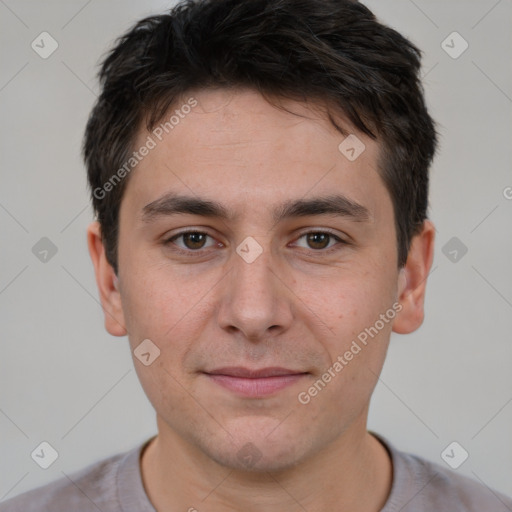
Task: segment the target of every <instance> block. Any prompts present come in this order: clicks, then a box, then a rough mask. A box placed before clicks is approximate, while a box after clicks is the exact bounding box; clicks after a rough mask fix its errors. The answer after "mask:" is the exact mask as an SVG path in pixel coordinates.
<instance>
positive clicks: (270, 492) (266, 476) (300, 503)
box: [141, 419, 392, 512]
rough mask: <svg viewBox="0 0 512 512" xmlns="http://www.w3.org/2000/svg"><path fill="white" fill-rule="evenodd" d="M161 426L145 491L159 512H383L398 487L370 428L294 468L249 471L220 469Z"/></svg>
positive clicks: (147, 463)
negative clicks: (175, 511) (284, 511)
mask: <svg viewBox="0 0 512 512" xmlns="http://www.w3.org/2000/svg"><path fill="white" fill-rule="evenodd" d="M161 423H162V422H161V421H160V419H159V432H160V434H159V435H158V436H157V437H156V438H154V439H153V440H152V441H151V443H150V444H149V445H148V446H147V448H146V450H145V451H144V453H143V455H142V460H141V471H142V479H143V483H144V487H145V489H146V492H147V494H148V496H149V499H150V501H151V502H152V504H153V506H154V507H155V509H156V510H157V511H158V512H161V511H164V510H183V511H188V510H190V511H194V510H197V511H198V512H202V511H203V510H208V511H209V512H221V511H223V512H225V511H226V510H250V511H251V512H263V511H265V512H281V511H282V510H297V511H299V510H304V509H305V510H308V512H320V511H325V510H340V511H344V510H350V511H351V512H378V511H379V510H381V508H382V507H383V506H384V504H385V502H386V499H387V497H388V494H389V491H390V488H391V481H392V466H391V461H390V459H389V455H388V453H387V451H386V449H385V448H384V446H382V444H381V443H380V442H379V441H378V440H377V439H375V437H373V436H372V435H371V434H369V433H368V432H367V431H366V427H365V426H364V425H362V426H363V428H353V429H351V430H350V432H348V431H347V432H345V433H344V434H343V435H342V436H340V438H338V439H336V440H335V441H334V442H333V443H331V444H329V445H328V446H326V447H325V449H324V450H322V451H321V452H318V453H316V454H315V455H314V456H312V457H310V458H309V459H308V460H305V461H301V462H300V463H298V464H297V465H296V466H294V467H292V468H289V469H287V470H283V471H279V472H249V471H238V470H232V469H231V468H227V467H224V466H221V465H219V464H217V463H216V462H215V461H213V460H212V459H210V458H209V457H208V456H207V455H206V454H204V453H203V452H201V451H200V450H199V449H198V448H197V447H195V446H193V445H191V444H190V443H188V442H187V441H185V440H184V439H182V438H181V437H179V436H177V435H176V434H175V433H174V432H172V431H169V430H168V429H167V430H166V429H165V427H166V426H165V425H161ZM353 427H356V426H355V425H353ZM164 432H165V435H163V433H164Z"/></svg>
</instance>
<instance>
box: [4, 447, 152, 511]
mask: <svg viewBox="0 0 512 512" xmlns="http://www.w3.org/2000/svg"><path fill="white" fill-rule="evenodd" d="M141 448H142V447H140V446H138V447H136V448H134V449H132V450H130V451H128V452H125V453H120V454H117V455H114V456H112V457H108V458H105V459H103V460H101V461H99V462H95V463H93V464H91V465H89V466H87V467H86V468H84V469H82V470H80V471H77V472H74V473H72V474H70V475H66V474H64V476H63V477H61V478H59V479H58V480H55V481H54V482H51V483H49V484H46V485H44V486H42V487H38V488H36V489H32V490H30V491H28V492H25V493H22V494H20V495H19V496H16V497H14V498H12V499H9V500H7V501H4V502H2V503H0V511H1V512H46V511H48V512H60V511H62V512H64V511H65V512H69V511H70V510H75V511H80V512H89V511H91V512H98V510H101V511H102V512H118V511H121V510H122V507H121V505H120V501H119V496H118V494H119V485H120V478H122V477H126V476H128V477H129V478H132V479H134V480H135V482H136V478H137V476H138V475H137V472H136V470H135V468H137V469H138V456H137V455H138V454H139V453H140V450H141ZM134 462H136V463H137V465H136V466H135V468H134ZM121 471H122V473H123V474H122V475H121ZM121 484H122V485H126V482H123V483H121ZM132 487H133V486H132Z"/></svg>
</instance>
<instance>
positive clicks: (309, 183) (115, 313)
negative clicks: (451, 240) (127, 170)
mask: <svg viewBox="0 0 512 512" xmlns="http://www.w3.org/2000/svg"><path fill="white" fill-rule="evenodd" d="M190 96H193V97H194V98H196V99H197V101H198V105H197V106H196V107H195V108H194V109H192V111H191V112H190V113H189V114H188V115H187V116H186V117H184V118H183V119H181V120H180V123H179V125H177V126H175V128H174V129H173V130H172V131H170V132H169V133H168V134H167V135H166V136H165V137H164V138H163V140H162V141H161V142H159V143H158V144H157V146H156V147H155V148H154V149H152V150H151V151H150V152H149V154H148V155H147V156H146V157H145V158H144V159H143V160H142V161H141V162H140V163H139V164H138V166H137V167H136V169H134V170H133V171H132V174H131V175H130V177H129V181H128V184H127V187H126V190H125V193H124V196H123V200H122V203H121V209H120V234H119V247H118V263H119V274H118V282H117V284H116V278H115V274H114V271H113V269H112V267H111V266H110V265H109V263H108V262H107V260H106V258H105V252H104V247H103V244H102V241H101V232H100V227H99V225H98V223H96V222H95V223H92V224H91V225H90V226H89V228H88V244H89V251H90V254H91V258H92V261H93V263H94V267H95V272H96V280H97V285H98V289H99V293H100V297H101V301H102V305H103V308H104V311H105V327H106V329H107V330H108V332H109V333H111V334H112V335H114V336H125V335H128V337H129V340H130V345H131V349H132V351H133V350H134V349H135V348H136V347H137V346H138V345H139V344H140V343H141V341H142V340H144V339H150V340H152V342H153V343H154V344H155V345H156V346H158V348H159V349H160V356H159V357H158V358H157V359H155V361H154V362H153V363H152V364H150V365H149V366H145V365H143V364H141V362H140V361H139V360H138V359H137V358H135V357H134V364H135V367H136V370H137V373H138V376H139V378H140V381H141V384H142V386H143V388H144V390H145V392H146V394H147V396H148V398H149V400H150V401H151V403H152V404H153V406H154V408H155V410H156V415H157V425H158V435H157V436H156V437H155V438H154V439H153V440H152V442H151V443H150V444H149V446H148V447H147V449H146V450H145V451H144V453H143V456H142V460H141V470H142V476H143V482H144V486H145V488H146V491H147V494H148V496H149V498H150V500H151V501H152V503H153V505H154V507H155V508H156V509H157V510H159V511H163V510H183V511H185V510H189V509H191V508H192V509H194V508H195V509H197V510H198V511H199V512H201V510H208V511H212V512H215V511H221V510H222V511H228V510H229V511H230V510H250V511H255V512H256V511H265V512H269V511H270V512H273V511H282V510H291V511H295V510H297V511H299V510H304V509H306V510H308V511H309V512H316V511H323V510H329V509H330V510H351V511H353V512H354V511H355V512H358V511H367V512H369V511H378V510H380V509H381V507H382V506H383V505H384V503H385V501H386V499H387V496H388V495H389V490H390V486H391V482H392V466H391V462H390V459H389V456H388V454H387V451H386V450H385V449H384V447H383V446H382V445H381V444H380V442H378V441H377V440H376V438H375V437H373V436H372V435H371V434H369V433H368V432H367V430H366V421H367V414H368V406H369V401H370V397H371V394H372V392H373V389H374V386H375V384H376V382H377V380H378V375H379V374H380V372H381V369H382V365H383V363H384V359H385V355H386V351H387V347H388V344H389V339H390V335H391V332H392V331H394V332H396V333H400V334H406V333H410V332H412V331H414V330H416V329H417V328H418V327H419V326H420V325H421V323H422V322H423V303H424V295H425V287H426V278H427V276H428V272H429V270H430V267H431V264H432V259H433V248H434V231H435V229H434V226H433V224H432V223H431V222H430V221H425V223H424V226H423V230H422V231H421V233H420V234H418V235H417V236H416V237H414V239H413V242H412V245H411V249H410V252H409V257H408V260H407V264H406V266H405V267H404V268H403V269H401V270H399V269H398V268H397V245H396V232H395V224H394V213H393V206H392V202H391V198H390V196H389V193H388V191H387V189H386V187H385V186H384V183H383V181H382V180H381V178H380V176H379V174H378V172H377V157H378V151H379V144H378V142H376V141H373V140H371V139H370V138H368V137H366V136H365V135H364V134H361V133H359V132H357V131H355V130H354V129H350V127H349V125H348V124H347V123H346V122H344V121H343V120H341V122H343V123H344V126H345V127H348V130H349V133H355V134H356V135H357V137H358V138H359V139H360V140H361V141H363V142H364V144H365V146H366V149H365V150H364V151H363V153H362V154H361V155H360V156H359V157H358V158H357V159H356V160H355V161H353V162H351V161H349V160H348V159H347V158H346V157H345V156H344V155H343V154H341V152H340V151H339V149H338V145H339V144H340V143H341V142H342V141H343V140H344V136H343V135H342V134H341V133H340V132H338V131H337V130H336V129H335V128H334V127H333V126H332V125H331V124H330V122H329V121H328V120H327V118H326V116H325V115H323V114H322V112H321V111H320V110H319V109H318V108H316V107H317V105H314V104H304V103H298V102H294V101H291V100H282V104H283V105H285V106H286V108H287V109H288V110H291V111H292V112H294V113H295V114H298V115H294V114H292V113H289V112H286V111H283V110H279V109H277V108H275V107H274V106H272V105H271V104H269V103H268V102H267V101H266V100H265V99H264V98H263V97H262V96H261V95H260V94H258V93H257V92H254V91H251V90H245V89H238V90H236V91H230V92H228V91H226V90H222V89H218V90H210V91H205V90H199V91H193V92H191V93H190V95H189V96H188V97H190ZM183 103H185V100H184V101H183ZM174 108H179V105H178V107H176V106H174ZM147 136H148V133H147V132H146V131H144V130H140V133H139V137H138V140H137V141H136V144H135V146H136V147H139V146H140V145H142V144H143V143H144V141H145V140H146V137H147ZM171 191H172V192H175V193H180V194H187V195H192V196H194V197H201V198H207V199H211V200H215V201H218V202H220V203H222V204H223V205H224V206H225V207H226V208H229V209H230V210H232V211H233V214H234V217H233V219H231V220H221V219H216V218H209V217H205V216H200V215H191V214H179V215H173V216H170V215H161V216H155V217H154V218H152V220H151V222H145V221H144V220H143V219H142V217H143V216H142V211H143V208H144V207H145V206H146V205H147V204H149V203H151V202H153V201H155V200H157V199H158V198H160V197H161V196H162V195H164V194H165V193H167V192H171ZM333 191H336V192H339V193H342V194H344V195H345V196H346V197H348V198H350V199H351V200H352V201H355V202H357V203H359V204H361V205H363V206H365V207H366V208H367V209H368V211H369V213H370V215H369V218H368V220H367V221H355V220H353V219H352V218H348V217H343V216H334V215H309V216H306V217H296V218H288V219H284V220H282V221H280V222H278V223H275V222H274V220H273V218H272V215H271V213H272V211H273V209H274V208H275V207H276V206H278V205H280V204H281V203H283V202H284V201H288V200H295V199H308V198H312V197H320V196H326V195H330V194H332V193H333ZM192 228H193V229H192ZM186 229H189V230H192V231H193V230H196V231H201V232H203V233H207V234H208V235H210V238H208V237H204V239H203V242H202V243H203V244H204V245H203V247H202V248H201V243H198V242H197V239H196V240H195V241H194V240H190V239H189V238H187V237H181V238H177V239H175V240H174V243H173V242H168V243H167V245H166V244H165V241H166V240H168V239H169V238H171V236H173V235H175V234H177V233H178V232H183V231H186ZM322 230H324V231H323V232H325V230H327V231H330V232H331V233H334V234H335V235H336V236H339V237H340V238H341V239H343V240H345V241H348V242H349V243H348V244H343V243H339V242H338V241H337V240H336V239H333V238H331V239H327V241H326V242H324V245H328V247H327V248H323V245H322V244H321V243H318V242H317V243H316V245H315V244H314V243H312V242H308V237H307V236H303V235H305V234H306V233H310V232H311V231H322ZM248 236H251V237H253V238H254V239H255V240H256V241H257V242H258V244H259V245H260V246H261V248H262V250H263V252H262V253H261V254H260V255H259V256H258V257H257V258H256V259H255V260H254V261H253V262H252V263H247V262H246V261H245V260H244V259H243V258H242V257H240V256H239V254H238V253H237V252H236V248H237V246H238V245H239V244H240V243H241V242H242V241H243V240H244V239H245V238H246V237H248ZM313 242H314V241H313ZM172 247H174V248H175V249H179V248H181V249H183V250H184V251H188V252H189V253H193V252H194V250H195V251H196V252H195V253H194V255H193V256H191V257H190V256H189V257H187V256H185V255H180V254H178V253H177V252H176V251H175V250H173V249H172ZM198 247H199V250H198V249H197V248H198ZM331 247H336V250H334V251H333V252H331V253H326V250H328V249H330V248H331ZM198 254H199V255H198ZM394 303H399V304H400V305H401V310H400V312H399V313H398V314H397V315H396V316H395V318H394V319H393V320H391V321H389V322H388V323H386V324H385V326H384V328H382V329H381V330H380V331H379V333H378V335H376V336H375V337H374V338H372V339H370V340H369V342H368V345H367V346H365V347H363V348H362V350H361V351H360V352H359V353H358V354H357V355H355V356H354V358H353V359H352V360H351V361H350V362H349V363H348V364H347V365H346V366H345V367H344V368H343V370H342V371H341V372H339V374H337V375H336V377H335V378H333V379H332V380H331V381H330V382H329V383H328V384H327V385H326V386H325V387H324V388H323V389H322V390H321V391H320V392H318V394H317V395H316V396H314V397H313V398H311V401H310V402H309V403H308V404H306V405H303V404H301V403H300V402H299V401H298V399H297V396H298V394H299V393H300V392H302V391H305V390H306V391H307V390H308V388H309V387H310V386H311V385H312V384H313V383H314V382H315V381H317V380H318V379H319V378H320V377H321V376H322V374H323V373H324V372H325V371H326V369H327V368H329V367H331V366H332V364H333V362H334V361H336V359H337V357H338V356H339V355H343V354H344V353H345V352H346V351H347V350H348V349H349V347H350V345H351V343H352V341H353V340H355V339H356V338H357V335H358V334H359V333H361V332H362V331H364V329H365V328H368V327H370V326H373V325H374V324H375V322H376V320H378V319H379V315H381V314H383V313H385V312H386V311H387V310H389V309H390V308H392V305H393V304H394ZM223 366H242V367H246V368H253V369H254V368H258V369H259V368H265V367H274V366H279V367H284V368H288V369H293V370H297V371H300V372H305V373H306V374H305V375H303V376H302V377H300V378H298V379H297V380H296V381H295V382H294V383H292V384H291V385H289V386H288V387H286V388H284V389H282V390H280V391H278V392H276V393H273V394H272V395H269V396H266V397H263V398H251V397H249V398H248V397H242V396H239V395H236V394H235V393H233V392H232V391H230V390H227V389H225V388H224V387H221V386H219V385H218V384H217V383H216V382H212V379H211V378H210V377H209V376H208V375H205V374H204V373H202V372H205V371H210V370H212V369H214V368H219V367H223ZM248 443H251V444H250V445H248ZM244 446H246V448H245V449H246V450H247V449H248V448H247V446H250V447H251V448H250V450H252V452H251V453H252V454H253V457H252V459H251V460H250V461H249V463H248V462H247V460H245V461H244V460H243V458H242V457H241V456H240V455H239V452H240V450H241V449H242V447H244ZM242 453H243V452H242ZM247 464H249V466H248V465H247Z"/></svg>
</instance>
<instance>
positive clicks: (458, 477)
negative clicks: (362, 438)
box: [379, 437, 512, 512]
mask: <svg viewBox="0 0 512 512" xmlns="http://www.w3.org/2000/svg"><path fill="white" fill-rule="evenodd" d="M379 439H380V440H381V442H383V444H384V445H385V446H386V447H387V448H388V451H389V452H390V455H391V458H392V461H393V472H394V476H393V484H392V488H391V493H390V496H389V498H388V501H387V503H386V505H385V507H384V508H383V509H382V512H392V511H395V510H397V511H398V510H401V511H402V512H412V511H414V512H427V511H428V512H430V511H432V510H436V511H437V512H443V511H446V512H482V511H483V510H485V511H489V512H510V511H512V499H511V498H509V497H507V496H504V495H503V494H501V493H499V492H497V491H495V490H493V489H491V488H489V487H488V486H486V485H485V484H484V483H483V482H481V481H479V480H474V479H472V478H468V477H466V476H464V475H462V474H460V473H457V472H455V471H453V470H451V469H448V468H445V467H443V466H442V465H440V464H437V463H435V462H431V461H429V460H426V459H424V458H422V457H419V456H417V455H412V454H409V453H404V452H402V451H399V450H397V449H396V448H394V447H393V446H392V445H391V444H390V443H389V442H387V441H384V440H383V439H382V438H381V437H379Z"/></svg>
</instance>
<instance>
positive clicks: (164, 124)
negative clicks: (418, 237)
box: [125, 89, 390, 216]
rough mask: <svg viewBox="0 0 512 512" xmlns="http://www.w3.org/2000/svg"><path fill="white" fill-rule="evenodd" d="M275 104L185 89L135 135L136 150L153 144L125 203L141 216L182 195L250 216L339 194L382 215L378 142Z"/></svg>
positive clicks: (312, 108)
mask: <svg viewBox="0 0 512 512" xmlns="http://www.w3.org/2000/svg"><path fill="white" fill-rule="evenodd" d="M279 104H280V105H282V107H283V109H280V108H277V107H276V106H275V105H274V104H271V103H269V102H268V101H267V100H266V99H265V98H264V97H263V96H261V95H260V94H259V93H258V92H256V91H252V90H244V89H238V90H226V89H217V90H196V91H190V92H189V93H187V94H186V95H184V96H183V97H182V98H180V100H179V101H176V102H175V103H174V105H173V106H172V108H171V109H169V111H168V113H167V114H166V115H165V116H164V117H163V119H162V120H161V122H160V123H159V124H157V125H156V126H155V127H154V129H153V131H146V130H142V129H141V130H140V131H139V133H138V137H137V140H136V143H135V145H134V147H135V149H137V148H140V147H142V146H144V145H145V144H147V141H148V140H149V139H151V140H152V141H153V143H151V146H154V147H152V149H151V150H150V151H149V152H148V154H147V156H145V157H144V158H143V159H142V160H141V161H140V163H139V164H138V165H137V168H136V169H135V170H134V171H133V172H132V174H131V175H130V181H129V183H128V187H127V190H126V192H125V195H127V196H130V197H129V199H128V202H130V203H132V206H133V207H137V208H138V209H139V210H140V209H142V208H143V207H144V206H145V205H146V204H148V203H149V202H151V201H154V200H156V199H157V198H158V197H160V196H161V195H162V194H164V193H165V192H167V191H171V192H181V193H184V192H186V195H188V196H190V195H194V194H197V195H199V196H202V197H215V198H216V199H217V200H218V201H219V202H221V203H226V204H227V203H229V204H230V210H231V211H239V212H240V213H242V212H243V211H246V212H247V211H249V210H250V211H251V212H252V214H255V213H257V212H258V211H261V213H264V212H269V211H270V210H269V209H268V207H269V205H270V204H271V203H272V204H273V206H278V205H281V204H283V203H285V202H289V200H290V199H291V198H293V199H299V198H307V197H308V196H310V195H311V196H319V195H327V194H332V193H333V192H337V193H342V194H344V195H345V196H347V197H348V198H349V199H352V200H353V201H354V202H357V203H359V204H362V205H364V206H365V207H366V208H367V210H368V211H369V212H370V213H371V214H372V216H374V215H375V214H379V213H380V212H379V209H381V208H382V204H381V203H382V202H383V201H384V202H386V201H387V202H388V203H389V200H390V198H389V197H387V199H386V197H385V196H388V194H387V190H386V189H385V187H384V185H383V182H382V180H381V179H380V176H379V173H378V172H377V161H378V154H379V145H378V143H377V142H376V141H374V140H372V139H370V138H369V137H367V136H365V135H364V134H361V133H359V132H356V131H355V130H353V129H351V128H350V126H349V125H348V124H347V123H346V122H345V121H344V120H343V119H340V120H339V124H340V125H341V126H343V128H344V130H345V131H346V132H347V134H349V137H348V138H347V137H346V134H345V135H343V134H341V133H340V132H339V131H338V130H337V129H336V128H335V126H334V125H333V124H332V123H331V122H330V120H329V119H328V117H327V115H326V113H325V111H322V108H321V106H319V105H318V104H314V103H313V104H305V103H302V102H295V101H292V100H284V99H283V100H281V101H280V102H279ZM336 121H337V122H338V119H336ZM347 150H348V151H347ZM354 156H355V157H356V158H354ZM133 196H136V201H135V202H136V203H137V204H136V205H135V204H133V203H134V201H132V199H133ZM143 203H144V204H143ZM273 210H275V208H274V209H273Z"/></svg>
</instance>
